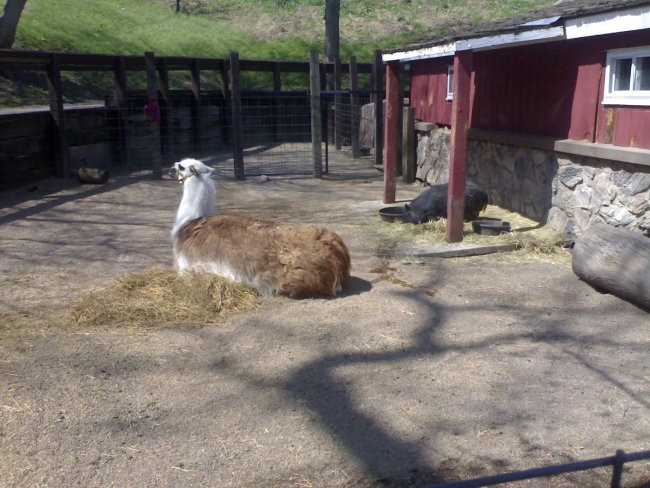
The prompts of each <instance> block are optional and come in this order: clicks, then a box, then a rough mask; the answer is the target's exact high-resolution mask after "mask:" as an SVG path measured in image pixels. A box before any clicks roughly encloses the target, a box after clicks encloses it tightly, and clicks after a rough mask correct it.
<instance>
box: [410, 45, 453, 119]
mask: <svg viewBox="0 0 650 488" xmlns="http://www.w3.org/2000/svg"><path fill="white" fill-rule="evenodd" d="M453 64H454V58H453V57H451V56H449V57H445V58H437V59H431V60H426V61H419V62H418V61H416V62H413V63H411V106H412V107H413V108H414V111H415V118H416V119H420V120H422V121H424V122H434V123H436V124H441V125H451V105H452V102H451V100H446V98H447V67H448V66H451V65H453Z"/></svg>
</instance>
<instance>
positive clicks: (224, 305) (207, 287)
mask: <svg viewBox="0 0 650 488" xmlns="http://www.w3.org/2000/svg"><path fill="white" fill-rule="evenodd" d="M257 305H258V298H257V293H256V292H255V291H254V290H252V289H251V288H249V287H247V286H245V285H242V284H240V283H233V282H232V281H229V280H227V279H225V278H222V277H220V276H217V275H214V274H210V273H200V272H189V273H185V274H183V275H182V276H181V275H179V274H178V273H177V272H176V271H175V270H172V269H160V268H152V269H149V270H146V271H144V272H141V273H131V274H129V275H126V276H122V277H119V278H117V279H116V280H115V281H114V282H113V283H111V284H110V285H108V286H107V287H105V288H103V289H99V290H96V291H93V292H91V293H89V294H88V295H86V296H85V297H83V298H82V299H81V300H80V301H79V302H78V303H76V304H75V305H73V307H72V308H71V309H70V311H69V313H68V316H69V318H70V319H71V320H72V321H73V322H75V323H77V324H80V325H130V326H145V327H148V326H152V325H166V324H181V323H186V324H216V323H218V322H220V321H222V320H223V319H224V317H225V316H227V315H228V314H230V313H236V312H243V311H245V310H250V309H252V308H255V307H256V306H257Z"/></svg>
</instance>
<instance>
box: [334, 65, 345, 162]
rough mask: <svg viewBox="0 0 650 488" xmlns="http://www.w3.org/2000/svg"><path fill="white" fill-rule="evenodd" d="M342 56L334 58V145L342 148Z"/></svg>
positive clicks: (338, 149)
mask: <svg viewBox="0 0 650 488" xmlns="http://www.w3.org/2000/svg"><path fill="white" fill-rule="evenodd" d="M339 91H341V58H339V57H337V58H336V59H335V60H334V147H335V148H336V150H337V151H340V150H341V139H342V135H343V134H342V132H343V114H342V113H341V112H342V111H341V99H342V97H341V95H340V94H339Z"/></svg>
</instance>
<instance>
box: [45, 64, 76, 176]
mask: <svg viewBox="0 0 650 488" xmlns="http://www.w3.org/2000/svg"><path fill="white" fill-rule="evenodd" d="M47 87H48V91H49V95H50V117H51V118H52V143H53V146H54V147H53V149H54V151H53V152H54V168H55V172H56V176H58V177H59V178H67V177H68V176H69V166H70V149H69V147H68V134H67V133H66V130H65V113H64V111H63V88H62V86H61V58H60V55H59V54H52V55H50V62H49V63H48V65H47Z"/></svg>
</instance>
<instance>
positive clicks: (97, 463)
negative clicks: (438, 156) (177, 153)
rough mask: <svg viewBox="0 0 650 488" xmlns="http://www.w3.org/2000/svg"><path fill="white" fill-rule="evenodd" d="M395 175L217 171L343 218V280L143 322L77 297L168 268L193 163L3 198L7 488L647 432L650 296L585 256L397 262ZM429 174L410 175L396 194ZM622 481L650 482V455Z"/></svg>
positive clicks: (381, 469)
mask: <svg viewBox="0 0 650 488" xmlns="http://www.w3.org/2000/svg"><path fill="white" fill-rule="evenodd" d="M381 189H382V183H381V174H380V173H378V172H377V171H375V170H374V169H372V168H371V167H370V165H369V164H368V163H367V162H357V163H354V165H350V164H348V165H345V166H341V167H336V166H331V175H330V176H329V177H328V178H327V179H325V180H322V181H319V180H314V179H311V178H307V177H305V178H298V177H293V178H282V177H273V178H271V179H270V180H269V181H261V180H259V179H256V178H251V179H249V180H247V181H245V182H237V181H234V180H231V179H225V180H223V181H221V182H220V183H219V194H218V199H219V208H220V209H221V210H222V211H233V210H236V211H242V212H249V213H254V214H263V215H267V216H272V217H275V218H278V219H282V220H287V221H303V222H312V223H316V224H324V225H327V226H328V227H329V228H331V229H333V230H335V231H337V232H339V233H340V234H341V235H342V236H343V238H344V239H345V241H346V242H347V244H348V246H349V248H350V251H351V254H352V260H353V271H352V273H353V278H352V279H351V281H350V283H349V286H348V287H347V289H346V291H345V293H344V294H343V296H341V297H339V298H336V299H332V300H320V299H319V300H302V301H296V300H289V299H284V298H265V299H263V300H262V306H261V307H260V308H259V309H258V310H256V311H252V312H246V313H243V314H240V315H237V316H233V317H231V318H230V319H228V320H227V321H226V322H225V323H223V324H221V325H219V326H202V325H201V324H187V325H183V326H175V327H160V326H156V324H151V327H147V328H116V327H108V326H105V327H93V328H82V327H79V326H75V325H71V324H69V323H68V322H67V320H66V319H65V314H66V311H67V308H68V307H69V305H70V304H71V303H72V302H74V301H75V300H76V299H77V298H78V297H80V296H81V295H82V294H83V293H85V292H86V291H87V290H89V289H90V288H91V287H95V286H99V285H102V284H105V283H108V282H110V281H112V280H113V279H114V278H115V277H116V276H118V275H122V274H126V273H129V272H132V271H136V270H137V271H140V270H143V269H146V268H148V267H151V266H164V267H169V266H171V262H172V260H171V241H170V235H169V234H170V229H171V224H172V221H173V218H174V213H175V210H176V207H177V205H178V202H179V200H180V196H181V191H182V190H181V187H180V186H179V185H178V184H177V183H175V182H173V181H171V180H170V179H168V178H166V179H164V180H162V181H154V180H151V179H149V178H148V177H143V176H129V177H126V176H125V177H118V178H115V179H114V180H112V181H111V182H110V183H109V184H107V185H104V186H91V185H81V186H80V185H77V184H76V183H75V182H68V183H67V184H66V183H64V182H61V181H59V180H47V181H43V182H39V183H38V184H35V185H32V186H31V187H26V188H22V189H20V190H16V191H10V192H5V193H2V194H0V207H1V210H0V239H1V242H2V244H1V248H0V270H1V275H0V486H2V487H14V486H15V487H37V486H38V487H45V486H48V487H64V486H65V487H69V486H82V487H109V486H120V487H127V486H128V487H223V488H229V487H253V486H262V487H319V488H320V487H323V488H325V487H328V488H329V487H332V488H334V487H336V488H342V487H346V488H371V487H373V488H374V487H387V486H390V487H406V486H425V485H428V484H431V483H435V482H442V481H451V480H457V479H464V478H468V477H475V476H482V475H488V474H496V473H502V472H507V471H512V470H519V469H527V468H533V467H538V466H545V465H550V464H558V463H565V462H571V461H576V460H585V459H591V458H595V457H603V456H611V455H613V454H614V451H615V450H616V449H623V450H625V451H626V452H634V451H641V450H647V449H649V448H650V443H649V442H650V441H649V440H650V369H649V368H650V366H649V364H650V362H649V359H650V347H649V346H650V334H649V329H650V319H649V315H648V314H647V312H645V311H643V310H641V309H639V308H637V307H635V306H634V305H631V304H629V303H627V302H625V301H622V300H620V299H618V298H616V297H613V296H611V295H608V294H601V293H599V292H597V291H595V290H594V289H592V288H591V287H590V286H588V285H587V284H585V283H583V282H581V281H580V280H579V279H578V278H577V277H576V276H575V275H574V274H573V273H572V271H571V267H570V257H569V256H567V258H566V259H564V260H562V259H560V260H557V259H556V260H544V259H538V258H532V257H529V256H527V255H525V254H522V253H520V252H516V251H515V252H508V253H499V254H492V255H486V256H478V257H468V258H454V259H433V258H430V259H409V258H405V257H404V256H401V255H400V254H399V253H397V252H395V249H397V247H396V244H397V243H396V242H395V241H394V238H391V237H390V234H387V233H385V232H383V231H382V226H385V225H390V224H384V223H381V222H380V221H379V219H378V216H377V210H378V209H379V208H380V207H381V206H382V205H381V203H380V198H381V194H382V190H381ZM418 192H419V189H417V188H414V187H412V186H406V185H403V184H401V183H400V184H399V186H398V199H410V198H412V197H414V196H415V195H417V193H418ZM568 252H569V251H567V253H568ZM610 473H611V469H609V468H607V469H605V468H603V469H596V470H590V471H586V472H582V473H574V474H572V475H567V476H564V477H561V478H555V479H553V480H549V479H546V480H538V481H531V482H522V483H520V484H518V485H509V486H580V487H591V486H594V487H595V486H609V478H610ZM623 480H624V486H642V485H644V484H648V483H650V463H648V462H636V463H629V464H626V468H625V474H624V477H623Z"/></svg>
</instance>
